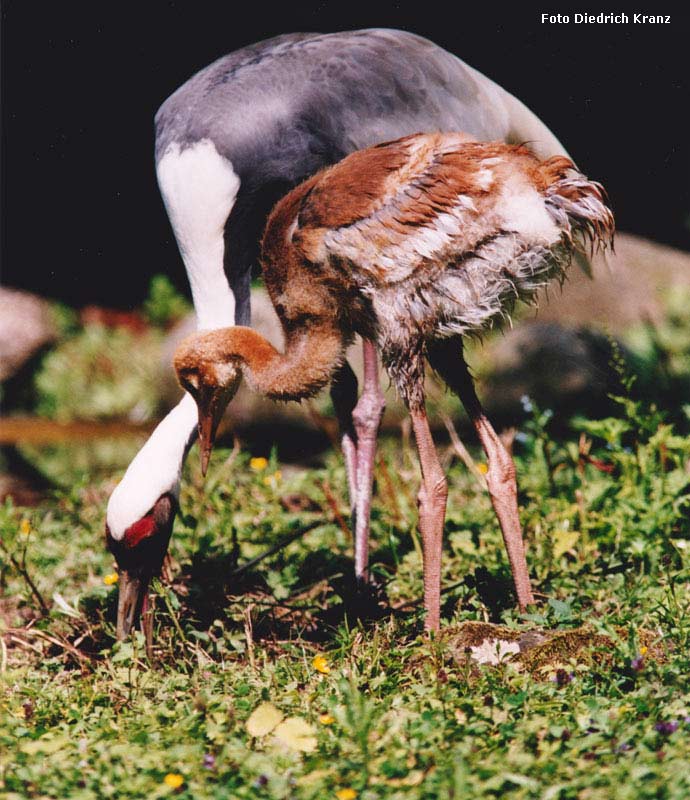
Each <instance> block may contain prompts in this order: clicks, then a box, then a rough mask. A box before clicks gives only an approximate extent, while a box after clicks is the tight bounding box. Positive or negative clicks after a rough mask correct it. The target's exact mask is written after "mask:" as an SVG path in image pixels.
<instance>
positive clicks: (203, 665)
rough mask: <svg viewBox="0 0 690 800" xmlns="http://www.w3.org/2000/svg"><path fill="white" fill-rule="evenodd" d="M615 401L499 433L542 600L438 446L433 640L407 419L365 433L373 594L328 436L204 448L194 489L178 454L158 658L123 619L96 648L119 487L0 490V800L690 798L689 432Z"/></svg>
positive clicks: (482, 498)
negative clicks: (501, 648)
mask: <svg viewBox="0 0 690 800" xmlns="http://www.w3.org/2000/svg"><path fill="white" fill-rule="evenodd" d="M627 388H628V389H629V390H630V389H631V387H630V386H629V385H628V387H627ZM632 394H633V393H632V391H629V392H628V393H627V395H626V398H625V399H621V400H620V401H619V403H618V407H619V413H618V414H617V416H615V417H612V418H609V419H606V420H599V421H591V420H579V421H576V422H575V423H574V427H573V430H572V433H571V435H570V437H568V438H567V439H566V440H565V441H555V440H554V439H553V438H551V436H550V435H549V414H548V413H547V412H540V411H539V410H538V409H531V414H532V416H531V419H530V421H529V422H528V423H527V424H526V425H525V426H524V427H523V429H522V430H521V431H520V432H519V434H518V436H517V439H516V442H515V449H516V460H517V466H518V473H519V483H520V489H521V495H520V505H521V516H522V520H523V523H524V525H525V530H526V536H527V539H528V543H529V561H530V566H531V571H532V574H533V576H534V578H535V584H536V588H537V590H538V592H539V600H540V602H539V604H538V605H537V606H536V607H535V608H534V609H531V610H530V613H528V614H525V615H522V616H520V615H519V614H518V613H517V611H516V610H515V608H514V605H513V597H512V595H511V590H510V576H509V572H508V568H507V563H506V558H505V554H504V551H503V548H502V543H501V538H500V533H499V531H498V529H497V525H496V522H495V519H494V516H493V514H492V511H491V507H490V504H489V501H488V497H487V495H486V492H485V490H484V489H483V487H482V485H481V482H480V480H477V478H476V477H475V476H474V475H472V474H471V473H469V472H468V471H467V469H466V468H465V467H464V466H463V465H461V464H458V463H456V462H455V460H454V458H453V454H452V450H450V449H449V448H448V447H446V449H445V450H444V449H443V448H442V452H443V453H444V457H445V459H446V463H448V464H449V475H450V486H451V489H450V499H449V512H448V520H447V525H446V540H445V559H444V573H443V584H444V587H446V591H445V592H444V595H443V598H444V604H443V615H444V620H443V631H442V633H441V635H440V636H439V637H437V638H432V639H429V638H427V637H425V636H424V635H423V634H422V630H421V607H420V604H419V597H420V595H421V558H420V545H419V539H418V535H417V533H416V529H415V516H416V508H415V492H416V486H417V469H418V467H417V462H416V459H415V456H414V453H413V450H412V449H411V446H410V443H409V441H408V439H407V438H406V437H403V439H402V444H401V442H400V441H397V440H395V441H394V440H390V441H387V442H384V443H383V444H382V447H381V456H380V460H379V463H378V466H377V494H376V501H375V504H374V509H373V516H372V539H373V542H374V546H375V549H374V552H373V557H372V560H373V572H374V574H375V576H376V579H377V581H378V584H379V589H378V593H376V592H372V595H371V597H368V598H362V597H361V596H359V595H357V593H356V592H355V591H354V587H353V585H352V579H351V572H352V542H351V537H350V534H349V529H348V509H347V499H346V491H345V476H344V470H343V466H342V464H341V461H340V459H339V457H338V456H337V454H335V453H332V454H330V455H328V456H327V458H326V459H325V461H324V463H323V464H322V465H321V466H318V467H314V468H311V469H306V468H304V469H303V468H296V467H294V466H292V467H291V466H287V465H280V464H278V463H277V462H276V460H275V456H273V457H271V458H269V459H252V460H250V459H249V456H248V455H244V454H242V453H239V452H232V453H231V452H229V451H225V452H223V451H222V450H221V451H219V452H218V453H217V454H216V457H215V461H214V462H213V465H212V468H211V470H210V473H209V476H208V478H207V480H206V482H205V483H202V482H201V479H200V477H199V468H198V462H197V460H196V455H195V454H193V455H192V457H191V458H190V463H189V465H188V467H187V469H186V478H187V479H186V481H185V483H184V489H183V493H182V497H181V507H182V513H181V515H180V517H179V518H178V520H177V522H176V526H175V532H174V536H173V542H172V547H171V561H170V564H169V568H168V572H169V576H168V579H166V580H162V581H160V582H158V583H157V584H156V587H155V588H156V604H157V635H156V657H155V663H154V664H151V663H149V662H148V661H147V658H146V655H145V653H144V647H143V641H142V638H141V636H134V637H132V639H131V640H130V641H127V642H123V643H115V642H114V641H113V623H114V610H115V603H116V593H117V587H116V586H115V585H112V581H113V580H114V578H113V577H112V575H113V572H114V569H113V562H112V558H111V557H110V556H109V555H108V554H107V553H106V552H105V550H104V539H103V514H104V507H105V502H106V499H107V496H108V493H109V491H110V490H111V489H112V483H109V482H107V481H105V480H103V479H102V478H96V477H94V476H93V475H90V474H89V473H88V472H83V471H79V473H78V474H77V473H76V472H75V474H74V477H73V481H72V483H73V486H72V488H71V489H70V490H69V491H68V492H64V493H62V494H60V495H59V496H57V497H56V498H54V500H52V501H51V502H50V503H47V504H45V505H44V506H41V507H38V508H36V509H32V510H28V509H21V508H13V507H12V506H11V505H9V504H8V505H7V506H5V507H4V508H2V509H1V510H0V536H1V537H2V541H1V545H0V590H1V591H2V599H0V614H1V622H0V624H1V625H2V626H3V629H4V632H3V637H2V642H3V644H2V652H1V653H0V669H1V676H0V794H1V795H2V796H3V797H6V798H8V800H14V799H15V798H25V797H36V798H47V797H50V798H66V797H69V798H75V799H81V798H84V800H86V798H102V797H115V796H117V797H118V798H120V797H133V798H141V797H147V798H157V797H168V796H173V795H175V796H178V797H181V798H195V800H200V799H202V798H300V799H301V798H305V799H306V798H314V799H315V800H316V799H320V798H338V799H339V800H347V798H350V799H352V798H355V797H356V798H359V799H360V800H369V799H371V800H373V799H374V798H390V799H391V800H392V799H394V798H420V799H421V798H469V797H478V798H479V797H481V798H484V797H501V798H504V797H505V798H516V799H517V798H539V799H540V800H558V799H561V800H566V799H571V798H572V799H574V798H578V800H580V799H581V800H595V799H597V798H602V800H603V798H613V797H615V798H635V799H636V800H637V798H669V799H670V798H679V799H680V798H686V797H688V796H690V744H689V737H690V680H689V676H690V655H689V650H688V644H689V639H690V595H689V594H688V578H689V577H690V532H689V529H688V511H689V505H690V472H689V471H688V463H689V461H690V438H687V437H685V436H681V435H679V434H676V433H675V432H674V430H673V429H672V428H671V427H670V426H669V425H666V424H665V423H664V420H663V418H662V417H661V415H660V414H659V413H658V412H656V411H655V410H654V409H653V408H651V409H649V408H645V407H644V406H643V405H642V404H640V403H638V402H636V401H634V400H633V399H631V397H632ZM473 453H474V454H475V457H476V458H477V461H478V464H479V466H480V470H479V471H480V472H481V458H480V457H479V455H478V454H477V453H476V451H473ZM63 469H64V468H63ZM42 609H44V610H42ZM477 622H482V623H485V625H484V627H483V628H482V627H481V626H480V627H479V628H478V627H477V625H476V623H477ZM472 623H474V625H472ZM489 625H491V626H492V627H489ZM528 631H532V632H534V631H538V632H539V636H538V637H537V638H538V639H539V644H538V645H537V646H536V647H534V648H532V649H528V650H525V651H524V652H522V653H520V654H519V655H518V656H515V655H510V654H509V655H506V656H504V657H503V658H501V659H500V663H497V664H480V663H478V662H477V661H476V660H475V659H474V658H473V657H472V654H473V653H475V652H476V651H473V650H472V647H473V646H474V645H473V642H474V641H477V642H478V641H479V640H480V639H482V640H485V639H486V638H487V636H489V635H490V641H489V643H488V644H485V648H487V647H488V649H489V650H491V648H492V647H494V648H495V645H494V644H493V639H491V636H493V637H494V638H498V639H501V640H502V641H504V642H513V644H514V642H516V641H518V640H519V641H526V639H525V636H527V638H529V636H530V635H531V636H534V633H532V634H527V632H528ZM482 632H484V633H482ZM480 634H482V635H481V636H480ZM554 634H556V636H555V638H551V637H552V636H553V635H554ZM477 636H479V639H477V638H476V637H477ZM473 637H475V638H473ZM513 649H515V647H513ZM493 660H494V661H499V659H498V658H494V659H493Z"/></svg>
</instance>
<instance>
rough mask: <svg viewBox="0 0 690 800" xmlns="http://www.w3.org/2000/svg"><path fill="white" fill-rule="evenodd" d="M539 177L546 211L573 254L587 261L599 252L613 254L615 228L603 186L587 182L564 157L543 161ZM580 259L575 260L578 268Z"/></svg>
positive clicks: (586, 270)
mask: <svg viewBox="0 0 690 800" xmlns="http://www.w3.org/2000/svg"><path fill="white" fill-rule="evenodd" d="M542 175H543V177H544V180H545V183H546V186H547V188H546V191H545V195H546V203H547V206H548V208H549V211H550V213H551V214H552V216H553V217H554V218H555V220H556V222H557V223H558V225H559V227H560V228H561V230H562V231H563V233H564V235H565V236H566V238H567V239H568V242H569V243H570V244H571V245H572V246H573V247H575V249H576V252H578V253H580V255H581V256H582V257H583V258H584V259H587V257H588V256H589V257H593V256H594V254H595V253H597V252H599V251H605V250H607V249H610V250H611V251H613V240H614V234H615V228H616V225H615V221H614V217H613V212H612V211H611V208H610V207H609V200H608V195H607V194H606V190H605V189H604V187H603V186H602V185H601V184H600V183H597V182H596V181H590V180H588V179H587V178H586V177H585V176H584V175H582V174H581V173H580V172H578V171H577V170H575V169H574V168H573V166H572V163H571V162H570V161H569V160H568V159H567V158H564V157H558V156H557V157H555V158H551V159H549V160H548V161H546V162H544V163H543V164H542ZM588 245H589V246H588ZM583 258H580V259H577V257H576V260H577V261H578V264H580V266H583V264H582V260H583ZM586 266H587V267H589V264H588V263H586ZM585 272H589V269H585Z"/></svg>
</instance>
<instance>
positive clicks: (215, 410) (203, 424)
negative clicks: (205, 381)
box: [196, 389, 228, 476]
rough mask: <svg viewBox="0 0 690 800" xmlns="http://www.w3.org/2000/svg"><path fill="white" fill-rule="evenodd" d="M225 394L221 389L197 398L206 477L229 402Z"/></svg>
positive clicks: (202, 458) (203, 466)
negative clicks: (219, 428)
mask: <svg viewBox="0 0 690 800" xmlns="http://www.w3.org/2000/svg"><path fill="white" fill-rule="evenodd" d="M224 395H225V392H223V391H221V390H220V389H217V390H214V391H213V392H211V393H208V394H207V393H203V395H200V396H199V397H197V400H196V404H197V408H198V410H199V447H200V449H201V474H202V475H204V476H205V475H206V471H207V470H208V463H209V461H210V459H211V451H212V450H213V445H214V444H215V441H216V433H218V426H219V425H220V421H221V419H222V418H223V414H224V413H225V409H226V407H227V405H228V401H227V400H226V399H225V397H224Z"/></svg>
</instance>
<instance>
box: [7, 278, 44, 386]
mask: <svg viewBox="0 0 690 800" xmlns="http://www.w3.org/2000/svg"><path fill="white" fill-rule="evenodd" d="M56 338H57V328H56V325H55V320H54V318H53V314H52V312H51V308H50V304H49V303H48V302H47V301H46V300H43V299H42V298H40V297H37V296H36V295H33V294H30V293H29V292H23V291H19V290H18V289H7V288H4V287H0V381H6V380H8V379H9V378H11V377H13V376H14V375H16V374H17V373H18V372H19V370H20V369H21V367H22V366H24V365H25V364H26V363H27V362H28V361H29V360H30V359H31V358H32V357H33V356H35V355H36V354H37V353H38V352H39V351H40V350H41V349H42V348H43V347H45V346H46V345H49V344H52V342H54V341H55V339H56Z"/></svg>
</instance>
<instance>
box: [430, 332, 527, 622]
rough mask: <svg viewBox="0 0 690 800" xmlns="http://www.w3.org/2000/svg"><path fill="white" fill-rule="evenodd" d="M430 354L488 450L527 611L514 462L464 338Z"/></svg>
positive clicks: (490, 479) (495, 499) (493, 492)
mask: <svg viewBox="0 0 690 800" xmlns="http://www.w3.org/2000/svg"><path fill="white" fill-rule="evenodd" d="M428 355H429V362H430V364H431V366H432V367H433V368H434V369H435V370H436V372H438V373H439V375H441V377H442V378H443V380H444V381H445V382H446V383H447V384H448V386H449V387H450V388H451V389H452V390H453V391H454V392H455V393H456V394H457V395H458V397H459V398H460V400H461V401H462V404H463V405H464V406H465V409H466V410H467V413H468V415H469V417H470V420H471V421H472V424H473V425H474V429H475V430H476V431H477V435H478V436H479V441H480V442H481V444H482V447H483V448H484V452H485V453H486V460H487V465H488V472H487V474H486V483H487V486H488V488H489V495H490V497H491V503H492V505H493V507H494V511H495V512H496V516H497V517H498V522H499V525H500V526H501V532H502V533H503V541H504V542H505V546H506V550H507V551H508V561H509V562H510V568H511V571H512V573H513V581H514V583H515V592H516V594H517V598H518V605H519V606H520V610H522V611H524V609H525V608H526V607H527V606H528V605H530V603H534V595H533V594H532V585H531V583H530V579H529V572H528V571H527V560H526V558H525V544H524V541H523V538H522V528H521V527H520V517H519V514H518V506H517V483H516V480H515V464H514V463H513V459H512V457H511V455H510V453H509V452H508V451H507V450H506V448H505V447H504V446H503V443H502V442H501V440H500V439H499V437H498V435H497V433H496V431H495V430H494V429H493V426H492V425H491V423H490V422H489V420H488V419H487V417H486V414H485V413H484V409H483V408H482V406H481V403H480V402H479V398H478V397H477V393H476V391H475V389H474V383H473V381H472V376H471V375H470V373H469V370H468V369H467V364H466V363H465V360H464V358H463V356H462V340H461V339H457V338H456V339H445V340H443V341H440V342H435V343H434V345H433V346H432V347H430V348H429V354H428Z"/></svg>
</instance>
